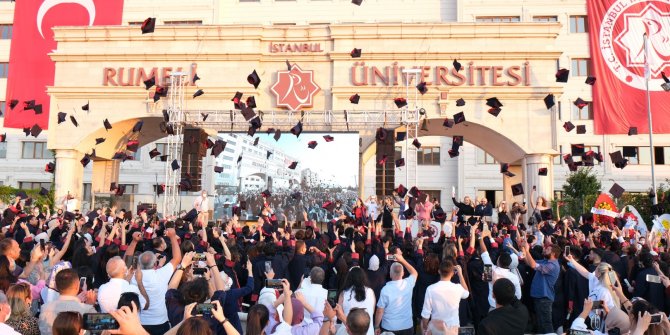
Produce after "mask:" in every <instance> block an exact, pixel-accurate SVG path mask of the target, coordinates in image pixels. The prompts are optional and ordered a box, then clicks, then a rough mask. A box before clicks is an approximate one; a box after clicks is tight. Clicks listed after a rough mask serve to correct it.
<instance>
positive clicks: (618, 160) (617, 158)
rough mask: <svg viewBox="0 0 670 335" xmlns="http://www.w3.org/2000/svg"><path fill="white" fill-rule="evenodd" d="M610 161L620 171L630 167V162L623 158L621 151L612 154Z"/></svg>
mask: <svg viewBox="0 0 670 335" xmlns="http://www.w3.org/2000/svg"><path fill="white" fill-rule="evenodd" d="M610 159H611V160H612V163H614V166H615V167H617V168H619V169H623V168H625V167H626V165H628V160H627V159H624V158H623V155H622V154H621V151H615V152H610Z"/></svg>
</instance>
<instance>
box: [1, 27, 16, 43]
mask: <svg viewBox="0 0 670 335" xmlns="http://www.w3.org/2000/svg"><path fill="white" fill-rule="evenodd" d="M13 30H14V26H12V25H11V24H0V38H2V39H3V40H11V39H12V32H13Z"/></svg>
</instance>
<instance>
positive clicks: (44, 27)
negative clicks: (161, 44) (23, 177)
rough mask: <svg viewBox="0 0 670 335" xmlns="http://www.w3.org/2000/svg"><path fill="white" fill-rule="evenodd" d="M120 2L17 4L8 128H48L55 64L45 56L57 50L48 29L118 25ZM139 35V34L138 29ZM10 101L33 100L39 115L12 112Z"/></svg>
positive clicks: (65, 0)
mask: <svg viewBox="0 0 670 335" xmlns="http://www.w3.org/2000/svg"><path fill="white" fill-rule="evenodd" d="M122 14H123V0H44V1H39V0H32V1H17V2H16V6H15V9H14V30H13V36H12V43H11V50H10V55H9V75H8V77H7V95H6V100H7V106H6V114H5V124H4V126H5V127H7V128H24V127H32V126H33V125H34V124H38V125H39V126H40V127H42V128H43V129H47V127H48V125H49V96H48V95H47V93H46V89H47V86H52V85H53V84H54V72H55V68H54V62H53V61H52V60H51V58H50V57H49V56H48V53H51V52H52V51H53V50H55V49H56V41H54V39H53V31H52V30H51V28H53V27H56V26H85V25H119V24H121V22H122V21H121V19H122ZM138 34H140V32H139V29H138ZM11 100H18V101H19V102H23V101H27V100H35V104H38V105H39V104H41V105H42V110H43V113H42V114H35V112H34V111H33V110H23V103H19V104H18V105H17V106H16V107H14V109H13V110H12V109H11V108H10V106H9V102H10V101H11Z"/></svg>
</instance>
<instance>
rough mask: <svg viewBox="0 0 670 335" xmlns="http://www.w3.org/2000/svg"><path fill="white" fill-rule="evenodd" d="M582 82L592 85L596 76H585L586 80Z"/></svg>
mask: <svg viewBox="0 0 670 335" xmlns="http://www.w3.org/2000/svg"><path fill="white" fill-rule="evenodd" d="M584 83H585V84H587V85H593V84H595V83H596V77H593V76H588V77H586V81H585V82H584Z"/></svg>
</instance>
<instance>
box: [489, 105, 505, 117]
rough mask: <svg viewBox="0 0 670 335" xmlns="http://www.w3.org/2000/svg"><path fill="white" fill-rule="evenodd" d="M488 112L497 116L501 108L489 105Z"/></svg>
mask: <svg viewBox="0 0 670 335" xmlns="http://www.w3.org/2000/svg"><path fill="white" fill-rule="evenodd" d="M488 112H489V114H491V115H493V116H495V117H498V114H500V112H502V109H500V107H491V108H489V110H488Z"/></svg>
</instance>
